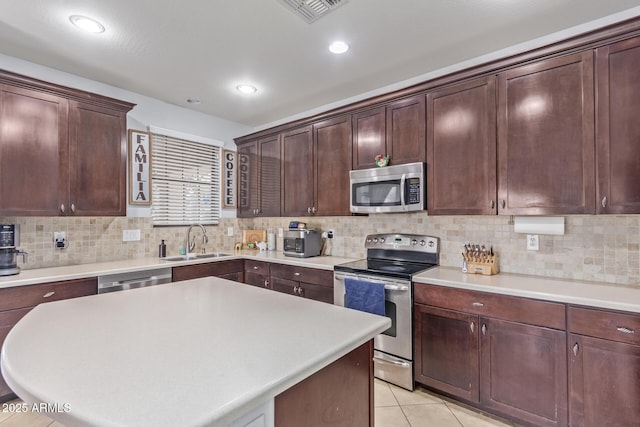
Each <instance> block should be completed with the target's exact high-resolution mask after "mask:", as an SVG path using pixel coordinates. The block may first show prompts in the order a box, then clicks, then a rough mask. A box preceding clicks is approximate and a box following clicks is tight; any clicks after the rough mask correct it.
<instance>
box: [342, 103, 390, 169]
mask: <svg viewBox="0 0 640 427" xmlns="http://www.w3.org/2000/svg"><path fill="white" fill-rule="evenodd" d="M385 111H386V110H385V107H379V108H376V109H373V110H368V111H363V112H361V113H356V114H354V115H353V116H352V118H351V120H352V122H353V169H366V168H374V167H375V166H376V164H375V157H376V156H377V155H378V154H387V140H386V115H385ZM392 161H393V159H392Z"/></svg>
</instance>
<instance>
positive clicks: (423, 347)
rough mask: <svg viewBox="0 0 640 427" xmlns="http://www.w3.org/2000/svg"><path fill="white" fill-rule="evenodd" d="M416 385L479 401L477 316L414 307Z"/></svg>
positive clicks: (427, 307)
mask: <svg viewBox="0 0 640 427" xmlns="http://www.w3.org/2000/svg"><path fill="white" fill-rule="evenodd" d="M413 312H414V328H415V331H414V334H415V335H414V351H415V379H416V381H417V382H419V383H421V384H424V385H426V386H429V387H433V388H436V389H438V390H441V391H443V392H445V393H449V394H452V395H454V396H458V397H460V398H463V399H466V400H469V401H471V402H478V401H479V367H478V349H479V348H478V316H475V315H470V314H466V313H461V312H458V311H451V310H443V309H439V308H435V307H429V306H426V305H421V304H415V305H414V310H413Z"/></svg>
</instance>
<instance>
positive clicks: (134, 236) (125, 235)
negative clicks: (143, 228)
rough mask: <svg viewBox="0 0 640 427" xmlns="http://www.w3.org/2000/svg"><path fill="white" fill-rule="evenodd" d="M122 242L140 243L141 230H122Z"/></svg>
mask: <svg viewBox="0 0 640 427" xmlns="http://www.w3.org/2000/svg"><path fill="white" fill-rule="evenodd" d="M122 241H123V242H139V241H140V230H139V229H138V230H122Z"/></svg>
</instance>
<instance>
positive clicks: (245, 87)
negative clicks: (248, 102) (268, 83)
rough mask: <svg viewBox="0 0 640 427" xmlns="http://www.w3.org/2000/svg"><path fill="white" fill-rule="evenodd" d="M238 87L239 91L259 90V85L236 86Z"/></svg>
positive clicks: (251, 91) (250, 91)
mask: <svg viewBox="0 0 640 427" xmlns="http://www.w3.org/2000/svg"><path fill="white" fill-rule="evenodd" d="M236 89H237V90H238V92H242V93H256V92H257V91H258V88H257V87H255V86H253V85H247V84H241V85H238V86H236Z"/></svg>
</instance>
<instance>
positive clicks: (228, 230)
mask: <svg viewBox="0 0 640 427" xmlns="http://www.w3.org/2000/svg"><path fill="white" fill-rule="evenodd" d="M227 236H229V237H231V236H233V227H227Z"/></svg>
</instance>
